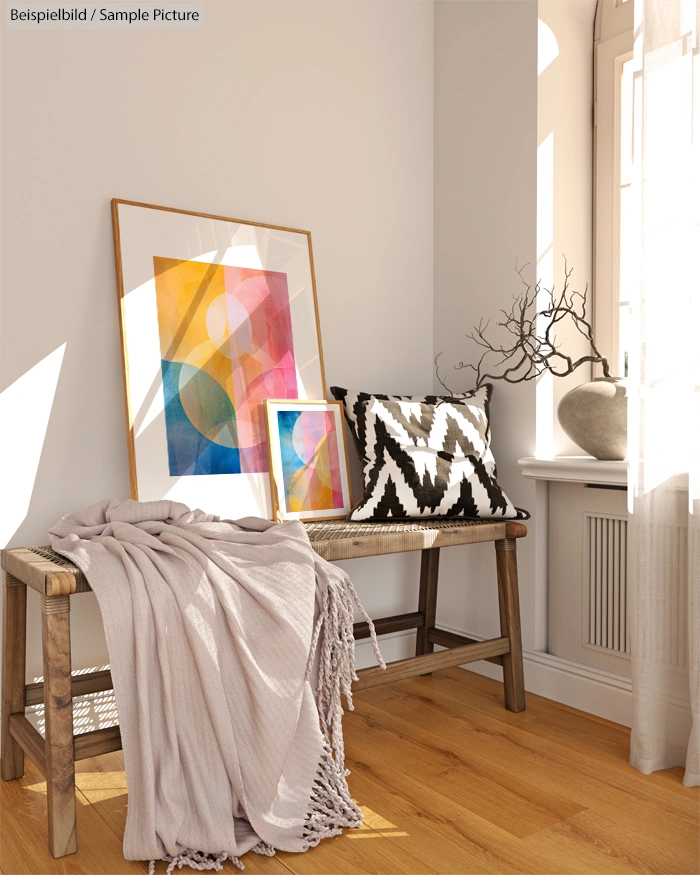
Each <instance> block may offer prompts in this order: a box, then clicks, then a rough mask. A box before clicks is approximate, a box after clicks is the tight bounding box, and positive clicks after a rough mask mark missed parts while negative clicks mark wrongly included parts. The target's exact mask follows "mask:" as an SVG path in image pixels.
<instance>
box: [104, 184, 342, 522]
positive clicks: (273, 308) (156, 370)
mask: <svg viewBox="0 0 700 875" xmlns="http://www.w3.org/2000/svg"><path fill="white" fill-rule="evenodd" d="M112 219H113V229H114V249H115V261H116V271H117V286H118V292H119V303H120V319H121V333H122V349H123V359H124V382H125V396H126V408H127V410H126V412H127V429H128V445H129V465H130V477H131V494H132V497H133V498H137V499H139V500H140V501H150V500H158V499H163V498H168V499H172V500H174V501H182V502H184V503H185V504H187V505H189V506H190V507H192V508H195V507H199V508H201V509H202V510H204V511H206V512H208V513H215V514H219V515H220V516H221V517H223V518H238V517H242V516H248V515H254V516H261V517H265V518H267V519H271V518H272V504H271V496H270V485H269V476H268V451H267V444H266V432H265V414H264V406H263V404H264V401H265V399H266V398H283V399H284V398H294V399H322V398H323V397H324V386H325V378H324V373H323V355H322V351H321V337H320V331H319V320H318V306H317V301H316V288H315V282H314V271H313V256H312V250H311V235H310V234H309V232H308V231H297V230H294V229H292V228H282V227H277V226H273V225H262V224H258V223H256V222H246V221H241V220H239V219H227V218H223V217H220V216H211V215H206V214H203V213H193V212H186V211H184V210H174V209H169V208H166V207H158V206H153V205H150V204H140V203H133V202H131V201H123V200H113V201H112Z"/></svg>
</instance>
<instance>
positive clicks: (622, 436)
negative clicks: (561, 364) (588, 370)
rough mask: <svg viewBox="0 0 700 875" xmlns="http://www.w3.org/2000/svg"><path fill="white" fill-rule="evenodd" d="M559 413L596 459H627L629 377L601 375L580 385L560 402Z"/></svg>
mask: <svg viewBox="0 0 700 875" xmlns="http://www.w3.org/2000/svg"><path fill="white" fill-rule="evenodd" d="M557 416H558V417H559V422H560V424H561V427H562V428H563V429H564V431H565V432H566V433H567V434H568V436H569V437H570V438H571V440H572V441H573V442H574V443H575V444H578V446H579V447H581V449H582V450H585V451H586V452H587V453H590V454H591V455H592V456H595V458H596V459H607V460H616V459H624V458H626V456H627V381H626V380H623V379H620V378H619V377H598V378H597V379H595V380H593V381H592V382H590V383H583V384H582V385H581V386H576V388H575V389H572V390H571V391H570V392H567V393H566V395H564V397H563V398H562V399H561V401H560V402H559V407H558V408H557Z"/></svg>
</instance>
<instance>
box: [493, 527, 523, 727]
mask: <svg viewBox="0 0 700 875" xmlns="http://www.w3.org/2000/svg"><path fill="white" fill-rule="evenodd" d="M495 546H496V569H497V572H498V607H499V613H500V619H501V635H502V636H503V637H504V638H507V639H508V640H509V641H510V650H509V651H508V653H506V654H504V655H503V687H504V697H505V702H506V708H507V709H508V710H509V711H515V712H516V713H517V712H518V711H524V710H525V675H524V673H523V643H522V637H521V632H520V600H519V595H518V563H517V554H516V552H515V541H514V540H513V539H506V540H504V541H496V545H495Z"/></svg>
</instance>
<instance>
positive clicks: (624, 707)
mask: <svg viewBox="0 0 700 875" xmlns="http://www.w3.org/2000/svg"><path fill="white" fill-rule="evenodd" d="M440 628H441V629H445V630H446V631H448V632H455V633H456V634H458V635H466V636H467V637H469V638H474V639H475V640H476V641H483V640H484V639H483V636H482V635H474V634H473V633H471V632H465V631H463V630H462V629H452V628H450V627H449V626H445V625H441V626H440ZM414 634H415V633H414V632H397V633H395V634H393V635H390V636H386V638H384V637H382V639H381V649H382V654H383V656H384V658H385V659H386V660H387V662H388V661H390V660H394V659H406V658H407V657H409V656H411V655H412V654H413V642H414V640H415V639H414ZM356 647H357V651H356V652H357V666H358V668H364V667H365V666H366V665H373V664H374V654H373V653H372V648H371V645H370V642H369V640H363V641H358V643H357V645H356ZM368 648H369V649H368ZM523 664H524V668H525V689H526V690H528V691H529V692H531V693H536V694H537V695H539V696H545V697H546V698H548V699H553V700H554V701H555V702H561V703H562V704H564V705H569V706H570V707H571V708H578V709H579V710H580V711H586V712H587V713H588V714H595V715H596V716H597V717H603V718H605V719H606V720H612V721H613V722H615V723H621V724H622V725H623V726H631V725H632V682H631V681H630V679H629V678H626V677H622V676H620V675H616V674H613V673H612V672H609V671H602V670H601V669H597V668H590V667H589V666H586V665H581V664H580V663H577V662H571V661H570V660H568V659H562V658H561V657H559V656H552V655H551V654H549V653H541V652H540V651H537V650H525V651H524V652H523ZM465 668H466V666H465ZM468 668H469V670H470V671H473V672H476V673H477V674H481V675H485V676H486V677H490V678H494V679H495V680H498V681H500V680H503V670H502V669H501V668H500V666H498V665H494V664H493V663H491V662H484V661H483V660H481V661H479V662H472V663H470V664H469V666H468Z"/></svg>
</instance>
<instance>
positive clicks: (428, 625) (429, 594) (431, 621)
mask: <svg viewBox="0 0 700 875" xmlns="http://www.w3.org/2000/svg"><path fill="white" fill-rule="evenodd" d="M439 568H440V549H439V548H433V549H431V550H423V551H422V555H421V561H420V593H419V595H418V610H419V611H420V612H421V613H422V614H423V616H424V618H425V621H424V623H423V626H422V627H421V628H420V629H418V632H417V634H416V656H422V655H423V654H424V653H432V652H433V647H434V645H433V643H432V642H431V641H428V629H432V628H433V627H434V626H435V610H436V607H437V588H438V571H439Z"/></svg>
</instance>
